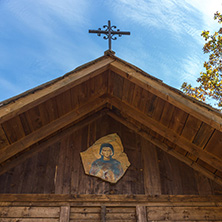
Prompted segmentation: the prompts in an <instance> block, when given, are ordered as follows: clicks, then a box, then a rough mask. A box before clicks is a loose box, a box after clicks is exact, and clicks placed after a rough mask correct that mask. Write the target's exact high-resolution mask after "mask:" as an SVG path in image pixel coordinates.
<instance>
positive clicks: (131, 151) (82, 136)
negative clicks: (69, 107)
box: [0, 115, 222, 195]
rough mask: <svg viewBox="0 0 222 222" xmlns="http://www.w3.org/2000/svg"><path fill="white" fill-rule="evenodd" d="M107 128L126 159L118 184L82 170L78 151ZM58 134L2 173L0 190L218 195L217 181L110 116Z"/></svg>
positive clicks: (220, 190)
mask: <svg viewBox="0 0 222 222" xmlns="http://www.w3.org/2000/svg"><path fill="white" fill-rule="evenodd" d="M109 133H117V134H118V135H119V136H120V138H121V140H122V142H123V146H124V149H125V152H126V154H127V155H128V158H129V161H130V163H131V166H130V167H129V169H128V170H127V172H126V173H125V175H124V176H123V178H122V179H121V180H120V181H119V182H118V183H117V184H109V183H107V182H104V181H102V180H100V179H98V178H95V177H91V176H87V175H85V173H84V170H83V166H82V163H81V159H80V155H79V153H80V152H81V151H84V150H86V149H87V148H88V147H89V146H90V145H92V144H93V143H94V142H95V141H96V140H97V139H99V138H100V137H102V136H105V135H107V134H109ZM61 135H63V136H61V138H60V140H59V141H57V142H55V143H54V144H51V145H48V146H46V147H45V149H43V150H42V148H41V151H40V152H38V153H34V154H33V156H32V157H31V158H29V159H27V160H23V162H21V163H20V164H18V165H17V166H16V167H14V168H12V169H11V170H9V171H8V172H6V173H4V174H3V175H1V176H0V193H52V194H53V193H55V194H112V195H113V194H149V195H160V194H175V195H176V194H201V195H203V194H222V187H221V186H219V185H217V184H215V183H214V182H213V181H211V180H209V179H207V178H206V177H205V176H202V175H201V174H200V173H198V172H195V171H194V170H193V169H192V168H191V167H189V166H187V165H185V164H184V163H182V162H181V161H179V160H177V159H176V158H174V157H172V156H171V155H169V154H167V153H165V152H164V151H162V150H160V149H159V148H157V147H155V146H154V145H152V144H151V143H150V142H148V141H146V140H145V139H143V138H142V137H141V136H140V135H138V134H136V133H135V132H133V131H131V130H129V129H128V128H127V127H126V126H124V125H122V124H121V123H119V122H117V121H115V120H113V119H112V118H110V117H109V116H106V115H105V116H102V117H101V118H96V119H95V120H93V119H92V120H91V121H89V124H88V125H87V124H84V125H83V127H82V128H78V127H77V130H76V131H74V130H73V131H71V133H67V134H66V133H64V134H61ZM58 136H59V135H58ZM49 144H50V143H49Z"/></svg>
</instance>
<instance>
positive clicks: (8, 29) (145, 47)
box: [0, 0, 222, 101]
mask: <svg viewBox="0 0 222 222" xmlns="http://www.w3.org/2000/svg"><path fill="white" fill-rule="evenodd" d="M217 10H218V11H222V1H221V0H183V1H182V0H158V1H157V0H137V1H136V0H38V1H36V0H19V1H18V0H1V1H0V30H1V31H0V101H3V100H5V99H8V98H10V97H12V96H15V95H17V94H20V93H22V92H24V91H26V90H29V89H31V88H33V87H36V86H38V85H40V84H43V83H45V82H47V81H50V80H52V79H54V78H57V77H59V76H62V75H64V74H65V73H67V72H69V71H71V70H73V69H74V68H76V67H77V66H80V65H82V64H84V63H86V62H89V61H91V60H94V59H96V58H98V57H100V56H102V55H103V54H104V51H106V50H107V49H108V42H107V40H103V38H102V37H98V36H97V35H96V34H89V33H88V29H98V28H102V26H103V25H106V24H107V21H108V20H111V23H112V25H116V26H117V28H119V29H120V30H122V31H130V32H131V35H130V36H122V37H121V38H118V40H116V41H113V42H112V49H113V50H114V51H115V52H116V56H118V57H120V58H121V59H124V60H126V61H127V62H130V63H132V64H134V65H136V66H138V67H139V68H141V69H143V70H144V71H145V72H147V73H149V74H151V75H153V76H155V77H157V78H159V79H161V80H163V82H165V83H166V84H168V85H170V86H173V87H175V88H178V89H180V86H181V84H182V83H183V82H184V81H188V82H190V83H192V84H195V83H196V78H197V77H198V76H199V73H200V71H202V70H203V62H204V61H205V60H206V59H207V56H206V55H204V54H203V52H202V47H203V44H204V40H203V38H202V37H201V36H200V35H201V32H202V30H210V31H212V32H213V31H217V30H218V28H219V25H218V24H217V22H216V21H214V20H213V15H214V12H216V11H217Z"/></svg>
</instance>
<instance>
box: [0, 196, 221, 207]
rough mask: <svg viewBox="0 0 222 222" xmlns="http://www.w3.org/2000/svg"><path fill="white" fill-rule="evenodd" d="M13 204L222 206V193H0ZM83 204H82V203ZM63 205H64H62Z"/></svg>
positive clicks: (1, 197) (0, 197)
mask: <svg viewBox="0 0 222 222" xmlns="http://www.w3.org/2000/svg"><path fill="white" fill-rule="evenodd" d="M9 202H10V203H11V205H13V204H14V205H17V206H19V205H24V204H26V203H27V202H29V203H30V204H29V205H30V206H36V205H38V204H39V205H40V204H41V203H42V205H44V204H45V205H46V206H53V204H54V206H59V204H60V203H64V202H66V206H67V205H69V206H72V204H74V203H78V204H80V203H82V204H83V203H86V202H89V204H94V203H98V206H102V205H106V206H107V205H108V204H109V203H111V202H113V203H115V204H116V205H118V204H120V205H121V203H125V204H126V203H128V204H129V206H130V204H134V206H136V205H142V206H222V199H221V195H206V196H199V195H155V196H148V195H125V194H121V195H96V194H81V195H79V194H76V195H74V194H0V203H1V205H2V206H3V205H4V203H5V204H7V203H9ZM82 204H81V205H82ZM61 206H62V205H61Z"/></svg>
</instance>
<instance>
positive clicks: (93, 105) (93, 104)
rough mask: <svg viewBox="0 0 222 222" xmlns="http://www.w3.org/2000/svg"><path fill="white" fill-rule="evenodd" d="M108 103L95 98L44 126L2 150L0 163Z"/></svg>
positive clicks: (100, 98)
mask: <svg viewBox="0 0 222 222" xmlns="http://www.w3.org/2000/svg"><path fill="white" fill-rule="evenodd" d="M106 102H107V101H106V98H104V97H99V98H93V99H92V100H90V101H88V102H87V103H86V104H84V105H82V106H81V107H79V108H77V109H75V110H73V111H71V112H70V113H68V114H66V115H64V116H62V117H60V118H59V119H57V120H55V121H53V122H51V123H49V124H47V125H45V126H43V127H42V128H40V129H38V130H36V131H34V132H33V133H31V134H29V135H27V136H26V137H24V138H22V139H20V140H18V141H17V142H15V143H13V144H11V145H9V146H7V147H4V148H3V149H1V150H0V163H2V162H4V161H5V160H7V159H9V158H11V157H12V156H14V155H16V154H18V153H19V152H21V151H23V150H25V149H26V148H28V147H29V146H31V145H33V144H35V143H37V142H38V141H40V140H42V139H44V138H45V137H47V136H49V135H51V134H52V133H55V132H56V131H58V130H60V129H62V128H63V127H65V126H67V125H69V124H71V123H72V122H74V121H76V120H78V119H81V118H83V117H84V116H86V115H87V114H89V113H91V112H96V111H98V110H100V109H101V108H103V107H105V105H106Z"/></svg>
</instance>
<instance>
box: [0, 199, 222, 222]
mask: <svg viewBox="0 0 222 222" xmlns="http://www.w3.org/2000/svg"><path fill="white" fill-rule="evenodd" d="M134 198H135V199H134V203H133V202H131V201H130V198H126V199H125V200H121V201H118V202H116V201H114V202H113V201H112V200H110V201H109V203H107V202H100V201H97V202H95V203H93V204H92V202H84V201H83V202H81V203H80V202H78V203H77V202H75V201H74V202H63V203H60V202H58V203H57V202H53V201H42V202H41V203H38V202H19V201H15V202H13V203H12V202H1V205H0V221H1V222H18V221H19V222H35V221H36V222H37V221H38V222H69V221H71V222H84V221H85V222H86V221H90V222H98V221H101V222H114V221H115V222H136V221H137V222H146V221H159V222H160V221H222V205H221V201H218V200H215V199H214V197H212V196H211V198H212V199H211V201H210V202H209V201H204V202H202V201H203V200H201V198H200V199H199V200H198V199H196V200H195V199H193V201H192V200H190V201H189V200H188V201H186V200H185V201H184V202H181V200H180V201H179V202H177V201H173V200H172V199H171V198H170V196H168V198H169V201H166V202H165V201H160V202H158V198H157V199H156V201H155V200H154V201H153V200H151V199H150V201H145V202H139V201H138V202H136V201H135V200H136V199H137V197H136V196H134ZM187 198H188V199H189V197H188V196H187ZM111 199H112V198H111ZM123 199H124V198H123ZM127 199H128V200H127ZM148 199H149V198H148ZM191 199H192V198H191ZM209 199H210V198H209ZM131 200H132V199H131Z"/></svg>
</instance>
